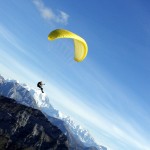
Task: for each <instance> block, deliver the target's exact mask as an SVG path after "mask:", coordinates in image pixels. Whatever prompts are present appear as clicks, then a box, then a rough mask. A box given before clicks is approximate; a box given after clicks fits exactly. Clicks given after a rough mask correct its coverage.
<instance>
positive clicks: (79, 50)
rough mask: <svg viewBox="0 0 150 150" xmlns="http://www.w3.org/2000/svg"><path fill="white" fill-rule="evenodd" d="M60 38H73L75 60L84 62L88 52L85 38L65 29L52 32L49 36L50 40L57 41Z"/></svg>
mask: <svg viewBox="0 0 150 150" xmlns="http://www.w3.org/2000/svg"><path fill="white" fill-rule="evenodd" d="M58 38H71V39H73V41H74V49H75V52H74V60H75V61H77V62H81V61H83V60H84V58H85V57H86V55H87V52H88V46H87V44H86V42H85V40H84V39H83V38H81V37H80V36H78V35H76V34H75V33H72V32H70V31H68V30H64V29H56V30H54V31H52V32H51V33H50V34H49V35H48V40H55V39H58Z"/></svg>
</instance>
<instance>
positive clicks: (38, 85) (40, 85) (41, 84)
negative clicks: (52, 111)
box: [37, 81, 45, 93]
mask: <svg viewBox="0 0 150 150" xmlns="http://www.w3.org/2000/svg"><path fill="white" fill-rule="evenodd" d="M43 85H45V84H43V83H42V81H40V82H38V83H37V87H39V88H40V89H41V91H42V93H44V91H43V87H42V86H43Z"/></svg>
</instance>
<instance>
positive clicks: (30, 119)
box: [0, 96, 68, 150]
mask: <svg viewBox="0 0 150 150" xmlns="http://www.w3.org/2000/svg"><path fill="white" fill-rule="evenodd" d="M0 150H68V140H67V138H66V136H65V135H64V134H63V133H62V132H61V131H60V130H59V129H58V127H56V126H54V125H53V124H51V123H50V122H49V121H48V119H47V118H46V117H45V116H44V115H43V114H42V113H41V112H40V111H39V110H36V109H33V108H30V107H27V106H24V105H21V104H18V103H16V101H15V100H12V99H9V98H6V97H3V96H0Z"/></svg>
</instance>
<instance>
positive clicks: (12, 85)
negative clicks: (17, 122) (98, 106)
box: [0, 76, 104, 150]
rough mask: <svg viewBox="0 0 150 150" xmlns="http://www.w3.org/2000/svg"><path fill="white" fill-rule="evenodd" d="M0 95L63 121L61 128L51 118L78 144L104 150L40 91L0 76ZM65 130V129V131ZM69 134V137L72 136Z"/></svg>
mask: <svg viewBox="0 0 150 150" xmlns="http://www.w3.org/2000/svg"><path fill="white" fill-rule="evenodd" d="M0 95H3V96H6V97H9V98H12V99H15V100H16V101H17V102H18V103H21V104H24V105H26V106H30V107H32V108H36V109H40V110H41V111H42V112H43V113H44V114H45V115H46V116H50V117H49V118H51V117H54V118H56V119H58V120H61V121H62V122H61V124H63V126H60V125H59V124H58V122H59V123H60V121H58V120H57V121H56V120H54V119H52V118H51V121H54V122H55V123H56V124H55V125H57V126H59V127H60V128H61V129H62V130H63V131H64V132H65V133H66V134H67V133H68V131H69V132H70V134H71V135H72V136H71V137H70V140H71V138H73V139H75V140H76V141H77V143H82V144H80V145H85V146H88V147H91V146H94V147H97V149H100V150H103V149H104V148H101V147H103V146H101V147H100V146H99V145H98V144H97V143H96V142H95V140H94V138H93V137H92V136H91V135H90V133H89V132H88V130H85V129H84V128H82V127H81V126H80V125H78V124H77V123H75V121H73V120H72V119H71V117H70V116H67V115H65V114H64V113H62V112H60V111H59V110H56V109H55V108H54V107H53V106H52V105H51V104H50V100H49V98H48V96H47V95H46V94H45V93H41V91H40V90H37V89H34V88H31V87H30V86H28V85H27V84H24V83H23V84H22V83H19V81H17V80H12V79H7V80H5V79H4V78H3V77H2V76H0ZM64 128H65V129H64ZM70 134H69V135H70Z"/></svg>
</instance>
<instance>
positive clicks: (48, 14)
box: [33, 0, 69, 25]
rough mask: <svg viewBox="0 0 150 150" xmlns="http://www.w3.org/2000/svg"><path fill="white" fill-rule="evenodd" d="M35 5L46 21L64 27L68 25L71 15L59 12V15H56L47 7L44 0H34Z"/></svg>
mask: <svg viewBox="0 0 150 150" xmlns="http://www.w3.org/2000/svg"><path fill="white" fill-rule="evenodd" d="M33 3H34V5H35V6H36V7H37V9H38V11H39V12H40V14H41V16H42V17H43V18H44V19H45V20H47V21H53V22H56V23H60V24H64V25H67V24H68V18H69V15H68V14H67V13H65V12H63V11H58V13H55V12H54V11H53V10H52V9H51V8H48V7H46V6H45V5H44V3H43V1H42V0H33Z"/></svg>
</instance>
